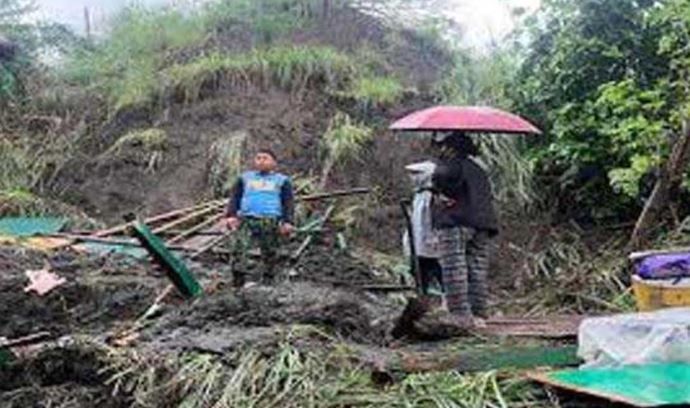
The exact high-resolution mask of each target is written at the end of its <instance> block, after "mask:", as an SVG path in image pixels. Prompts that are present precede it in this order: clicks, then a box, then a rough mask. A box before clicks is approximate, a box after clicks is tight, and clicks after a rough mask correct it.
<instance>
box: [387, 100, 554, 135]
mask: <svg viewBox="0 0 690 408" xmlns="http://www.w3.org/2000/svg"><path fill="white" fill-rule="evenodd" d="M390 128H391V129H392V130H413V131H452V130H462V131H467V132H484V133H532V134H541V130H539V129H538V128H537V127H536V126H534V125H532V124H531V123H529V122H528V121H526V120H525V119H522V118H521V117H519V116H517V115H513V114H512V113H508V112H505V111H502V110H500V109H495V108H490V107H484V106H436V107H433V108H428V109H424V110H420V111H417V112H414V113H411V114H409V115H407V116H405V117H404V118H402V119H400V120H398V121H396V122H395V123H393V124H392V125H391V127H390Z"/></svg>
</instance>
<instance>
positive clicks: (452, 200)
mask: <svg viewBox="0 0 690 408" xmlns="http://www.w3.org/2000/svg"><path fill="white" fill-rule="evenodd" d="M432 145H433V147H434V149H435V151H436V152H437V159H438V165H437V167H436V171H435V172H434V174H433V177H432V181H433V190H434V202H433V205H432V219H433V224H434V228H435V229H436V230H438V231H439V239H440V249H441V255H440V263H441V266H442V270H443V282H444V285H445V289H446V292H445V296H446V304H447V306H448V310H449V311H450V312H451V313H452V314H454V315H456V316H458V317H459V318H460V320H461V321H460V323H461V324H463V325H472V324H473V323H474V320H473V317H479V318H486V317H488V308H487V300H488V296H489V289H488V271H489V242H490V238H492V237H494V236H496V234H498V218H497V216H496V211H495V209H494V203H493V194H492V191H491V183H490V181H489V177H488V175H487V173H486V171H485V170H484V169H483V168H482V166H481V165H480V164H479V162H478V160H476V156H478V155H479V149H478V148H477V146H476V145H475V144H474V143H473V141H472V140H471V139H470V138H469V137H468V136H467V135H465V134H464V133H462V132H457V131H456V132H453V133H451V134H450V135H448V134H441V135H437V136H436V137H435V138H434V139H433V142H432Z"/></svg>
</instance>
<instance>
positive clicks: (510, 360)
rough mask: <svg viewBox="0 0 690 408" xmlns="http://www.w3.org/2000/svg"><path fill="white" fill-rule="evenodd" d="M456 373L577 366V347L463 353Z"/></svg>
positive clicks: (578, 361)
mask: <svg viewBox="0 0 690 408" xmlns="http://www.w3.org/2000/svg"><path fill="white" fill-rule="evenodd" d="M459 361H460V363H459V365H458V367H457V369H458V371H463V372H470V371H486V370H498V369H526V368H536V367H567V366H577V365H578V364H579V363H580V362H581V360H580V359H579V358H578V357H577V346H570V345H567V346H554V347H525V348H512V349H509V350H506V349H495V350H482V351H475V352H465V353H462V354H461V355H460V356H459Z"/></svg>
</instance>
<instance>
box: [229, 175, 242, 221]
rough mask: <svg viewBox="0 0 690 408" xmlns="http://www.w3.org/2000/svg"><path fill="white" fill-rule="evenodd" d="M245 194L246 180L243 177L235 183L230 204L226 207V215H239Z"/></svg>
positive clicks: (231, 216)
mask: <svg viewBox="0 0 690 408" xmlns="http://www.w3.org/2000/svg"><path fill="white" fill-rule="evenodd" d="M243 194H244V182H243V181H242V177H239V178H238V179H237V182H235V185H234V186H233V188H232V191H231V193H230V198H229V199H228V205H227V207H226V208H225V216H226V217H228V218H234V217H237V213H238V212H239V210H240V203H241V202H242V195H243Z"/></svg>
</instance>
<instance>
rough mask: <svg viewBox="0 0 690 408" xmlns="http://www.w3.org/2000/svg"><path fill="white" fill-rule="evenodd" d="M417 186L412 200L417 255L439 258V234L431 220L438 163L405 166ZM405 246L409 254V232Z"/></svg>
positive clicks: (404, 240) (405, 239)
mask: <svg viewBox="0 0 690 408" xmlns="http://www.w3.org/2000/svg"><path fill="white" fill-rule="evenodd" d="M405 168H406V169H407V170H408V172H409V174H410V179H411V180H412V183H413V185H414V188H415V191H416V192H415V195H414V199H413V200H412V214H411V218H412V230H413V235H414V239H415V243H414V244H415V250H416V252H417V256H422V257H426V258H438V256H439V249H438V244H439V243H438V234H437V233H436V232H435V231H434V229H433V227H432V220H431V199H432V194H431V191H429V190H428V189H429V188H431V177H432V175H433V172H434V169H435V168H436V165H435V164H434V163H432V162H422V163H415V164H411V165H409V166H406V167H405ZM403 246H404V248H405V250H406V251H407V254H409V242H408V239H407V234H404V235H403Z"/></svg>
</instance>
